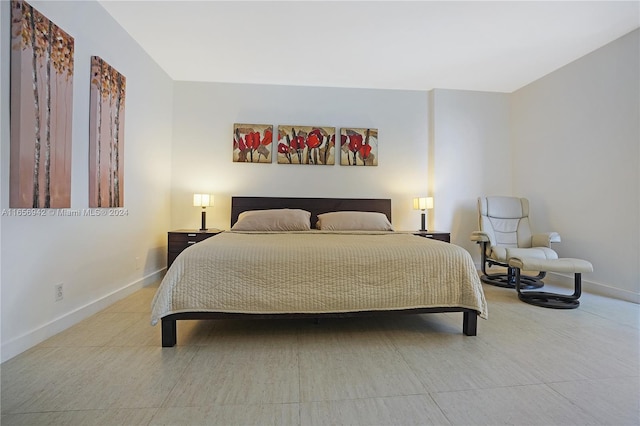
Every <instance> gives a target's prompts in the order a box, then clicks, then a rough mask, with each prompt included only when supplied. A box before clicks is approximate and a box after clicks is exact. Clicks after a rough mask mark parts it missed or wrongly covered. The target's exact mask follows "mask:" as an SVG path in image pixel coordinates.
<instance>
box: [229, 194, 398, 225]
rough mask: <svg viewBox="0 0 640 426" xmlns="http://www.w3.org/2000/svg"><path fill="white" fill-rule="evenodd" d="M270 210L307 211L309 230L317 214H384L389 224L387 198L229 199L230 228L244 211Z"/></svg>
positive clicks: (389, 212) (315, 220) (314, 223)
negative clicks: (309, 219) (308, 214)
mask: <svg viewBox="0 0 640 426" xmlns="http://www.w3.org/2000/svg"><path fill="white" fill-rule="evenodd" d="M270 209H303V210H307V211H309V212H311V228H315V227H316V222H317V221H318V215H319V214H322V213H328V212H339V211H359V212H379V213H384V214H385V215H386V216H387V218H388V219H389V222H391V199H389V198H292V197H231V226H233V225H234V224H235V223H236V222H237V221H238V215H239V214H240V213H242V212H244V211H247V210H270Z"/></svg>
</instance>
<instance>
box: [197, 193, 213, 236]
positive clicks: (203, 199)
mask: <svg viewBox="0 0 640 426" xmlns="http://www.w3.org/2000/svg"><path fill="white" fill-rule="evenodd" d="M193 206H194V207H202V225H201V227H200V230H201V231H206V230H207V211H206V208H207V207H209V206H213V195H210V194H193Z"/></svg>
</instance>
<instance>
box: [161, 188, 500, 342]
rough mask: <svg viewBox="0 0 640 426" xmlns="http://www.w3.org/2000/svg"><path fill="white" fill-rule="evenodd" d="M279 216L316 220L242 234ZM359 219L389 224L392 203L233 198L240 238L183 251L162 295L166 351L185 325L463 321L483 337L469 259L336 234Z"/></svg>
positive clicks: (231, 235)
mask: <svg viewBox="0 0 640 426" xmlns="http://www.w3.org/2000/svg"><path fill="white" fill-rule="evenodd" d="M280 209H288V210H286V211H287V212H289V211H291V212H295V214H296V215H298V213H300V212H305V213H307V212H308V215H307V216H306V221H307V222H308V225H307V226H308V228H309V229H298V228H295V230H293V231H292V230H287V229H280V228H278V229H277V230H276V231H274V230H271V229H268V230H254V229H252V228H249V229H242V227H238V225H241V224H246V223H248V222H246V220H247V217H248V216H249V215H251V214H253V213H255V212H258V213H260V212H267V213H269V212H274V214H275V212H281V211H285V210H280ZM356 211H357V212H366V213H362V215H371V217H374V215H378V216H381V217H383V219H384V221H387V220H388V222H387V223H388V224H389V225H390V222H391V200H389V199H340V198H289V197H286V198H281V197H278V198H274V197H232V205H231V225H232V230H231V231H226V232H223V233H221V234H219V235H217V236H214V237H211V238H208V239H206V240H204V241H202V242H200V243H198V244H195V245H193V246H191V247H189V248H188V249H186V250H184V251H183V252H182V253H181V254H180V255H179V256H178V257H177V258H176V260H175V261H174V263H173V264H172V266H171V268H169V270H168V271H167V274H166V275H165V277H164V279H163V280H162V283H161V284H160V287H159V288H158V291H157V292H156V295H155V297H154V300H153V302H152V316H151V322H152V324H154V325H155V324H157V323H158V322H161V324H162V327H161V328H162V346H163V347H171V346H175V344H176V341H177V321H178V320H194V319H222V318H256V319H264V318H314V319H317V318H323V317H350V316H358V315H385V314H388V315H390V314H394V315H395V314H408V313H414V314H422V313H432V312H462V314H463V324H462V331H463V333H464V334H465V335H467V336H475V335H476V334H477V317H478V316H480V317H482V318H486V317H487V305H486V301H485V298H484V293H483V291H482V286H481V283H480V280H479V277H478V274H477V272H476V269H475V265H474V263H473V261H472V259H471V256H470V255H469V253H468V252H466V251H465V250H464V249H462V248H461V247H458V246H455V245H453V244H448V243H444V242H441V241H436V240H431V239H428V238H422V237H418V236H414V235H412V234H411V233H402V232H394V231H389V230H386V229H384V230H383V229H373V228H372V229H367V230H361V229H357V226H356V227H355V228H354V229H348V227H347V229H342V228H340V226H338V229H333V228H331V226H330V224H332V223H333V224H335V223H337V222H331V220H333V219H335V218H336V217H337V216H338V215H349V214H352V215H356V214H355V213H351V212H356ZM335 212H340V213H335ZM292 214H293V213H292ZM243 216H244V217H243ZM378 216H375V217H376V218H377V217H378ZM296 217H297V216H296ZM319 217H320V218H322V220H323V225H322V228H323V229H321V230H318V229H315V228H316V226H318V225H319V223H318V220H319ZM354 217H358V218H360V216H354ZM366 217H367V220H368V217H369V216H366ZM239 219H240V222H241V223H238V221H239ZM243 221H244V222H243ZM303 221H304V219H301V222H303ZM339 221H340V222H339V223H341V224H342V223H344V222H343V218H342V216H341V218H340V220H339ZM359 223H360V222H359ZM236 224H237V225H236ZM234 225H236V226H235V227H234ZM233 228H238V229H233Z"/></svg>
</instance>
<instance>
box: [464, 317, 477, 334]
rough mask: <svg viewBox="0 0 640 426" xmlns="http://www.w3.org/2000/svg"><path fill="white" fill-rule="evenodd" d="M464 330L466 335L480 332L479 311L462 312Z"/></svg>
mask: <svg viewBox="0 0 640 426" xmlns="http://www.w3.org/2000/svg"><path fill="white" fill-rule="evenodd" d="M462 332H463V333H464V335H465V336H476V335H477V334H478V314H477V312H475V311H464V312H463V313H462Z"/></svg>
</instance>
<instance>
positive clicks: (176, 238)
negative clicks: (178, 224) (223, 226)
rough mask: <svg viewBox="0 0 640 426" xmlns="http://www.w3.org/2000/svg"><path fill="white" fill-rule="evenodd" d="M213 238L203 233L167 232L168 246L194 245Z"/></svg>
mask: <svg viewBox="0 0 640 426" xmlns="http://www.w3.org/2000/svg"><path fill="white" fill-rule="evenodd" d="M211 236H213V234H207V233H205V232H169V245H171V244H180V245H185V244H195V243H198V242H200V241H203V240H206V239H207V238H209V237H211Z"/></svg>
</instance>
